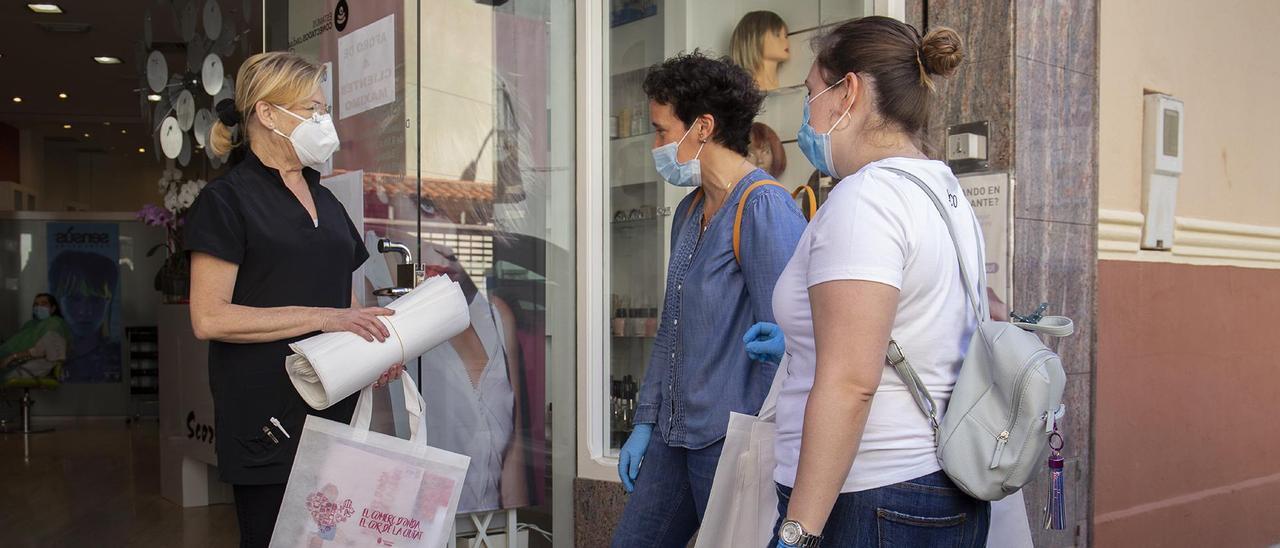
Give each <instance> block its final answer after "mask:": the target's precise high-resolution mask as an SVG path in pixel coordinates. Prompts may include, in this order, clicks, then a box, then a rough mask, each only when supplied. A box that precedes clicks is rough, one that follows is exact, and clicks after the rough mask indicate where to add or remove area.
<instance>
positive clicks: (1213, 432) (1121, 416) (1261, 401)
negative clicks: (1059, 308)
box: [1094, 261, 1280, 547]
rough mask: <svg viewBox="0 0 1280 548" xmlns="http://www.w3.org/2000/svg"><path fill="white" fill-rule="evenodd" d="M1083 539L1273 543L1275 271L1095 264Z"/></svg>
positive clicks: (1277, 391)
mask: <svg viewBox="0 0 1280 548" xmlns="http://www.w3.org/2000/svg"><path fill="white" fill-rule="evenodd" d="M1097 302H1098V315H1097V322H1098V323H1097V326H1098V327H1097V334H1098V335H1097V336H1098V345H1097V381H1096V385H1095V390H1096V392H1095V393H1096V407H1095V412H1094V413H1095V414H1094V417H1095V430H1094V431H1095V455H1094V456H1095V463H1096V464H1095V469H1094V493H1095V495H1094V496H1095V512H1094V535H1095V536H1094V540H1095V541H1096V544H1097V545H1098V546H1123V547H1130V546H1218V547H1227V546H1269V545H1273V544H1275V543H1280V270H1264V269H1245V268H1234V267H1217V266H1191V265H1175V264H1166V263H1144V262H1131V261H1099V263H1098V300H1097Z"/></svg>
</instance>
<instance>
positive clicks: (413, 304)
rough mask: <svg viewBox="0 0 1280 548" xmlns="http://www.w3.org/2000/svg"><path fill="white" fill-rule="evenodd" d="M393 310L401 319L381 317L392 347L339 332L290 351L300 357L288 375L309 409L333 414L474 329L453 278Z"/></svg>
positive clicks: (433, 282) (289, 362) (429, 285)
mask: <svg viewBox="0 0 1280 548" xmlns="http://www.w3.org/2000/svg"><path fill="white" fill-rule="evenodd" d="M387 308H390V309H392V310H395V311H396V313H395V315H392V316H379V317H378V320H379V321H381V322H382V323H383V324H384V325H386V326H387V331H388V332H390V333H391V336H390V337H387V340H386V342H378V341H372V342H371V341H366V340H364V339H363V338H361V337H360V336H359V335H356V334H354V333H350V332H347V331H338V332H333V333H322V334H320V335H315V336H313V337H309V338H306V339H303V340H301V341H298V342H296V343H293V344H291V345H289V348H290V349H291V350H293V351H294V354H291V355H289V356H288V357H287V358H285V362H284V367H285V372H287V373H288V374H289V380H290V381H292V382H293V387H294V388H295V389H297V391H298V395H300V396H302V399H303V400H304V401H306V402H307V405H310V406H311V407H314V408H316V409H328V408H329V406H331V405H334V404H336V403H338V402H340V401H342V400H344V399H346V398H347V396H350V395H352V394H355V393H356V392H357V391H359V390H360V389H361V388H363V387H366V386H369V385H370V384H373V381H376V380H378V376H379V375H382V373H384V372H386V370H387V369H389V368H390V367H391V366H393V365H395V364H397V363H408V362H409V360H412V359H414V358H417V357H418V356H421V355H422V354H424V353H426V351H428V350H430V349H432V348H434V347H435V346H437V345H439V344H441V343H443V342H445V341H447V340H449V339H451V338H453V337H454V336H455V335H457V334H459V333H462V331H463V330H465V329H466V328H467V326H468V325H470V324H471V315H470V314H469V313H468V307H467V299H466V297H464V296H463V295H462V289H461V288H460V287H459V286H458V283H457V282H454V281H450V280H449V278H448V277H447V276H436V277H433V278H428V279H427V280H426V281H424V282H423V283H421V284H419V285H418V287H415V288H413V291H410V292H409V293H408V294H406V295H404V296H403V297H400V298H399V299H396V300H395V302H392V303H391V304H390V305H387Z"/></svg>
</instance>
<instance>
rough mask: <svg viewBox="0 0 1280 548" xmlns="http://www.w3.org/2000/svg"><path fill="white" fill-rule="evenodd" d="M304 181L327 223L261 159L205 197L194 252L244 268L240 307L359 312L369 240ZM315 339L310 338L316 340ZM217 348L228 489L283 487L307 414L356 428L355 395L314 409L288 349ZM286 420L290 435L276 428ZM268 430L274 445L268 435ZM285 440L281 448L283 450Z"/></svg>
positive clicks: (222, 464) (212, 367)
mask: <svg viewBox="0 0 1280 548" xmlns="http://www.w3.org/2000/svg"><path fill="white" fill-rule="evenodd" d="M302 175H303V177H304V178H305V179H306V181H307V186H308V187H309V188H310V190H311V197H312V198H313V200H314V201H315V205H316V214H317V217H318V218H319V221H320V225H319V226H318V227H317V226H315V225H314V224H312V219H311V215H310V214H309V213H308V212H307V210H306V208H304V207H303V206H302V203H301V202H299V201H298V199H297V198H296V197H295V196H294V195H293V193H292V192H291V191H290V190H289V188H288V187H286V186H285V184H284V180H283V179H281V178H280V173H279V172H278V171H276V170H274V169H271V168H268V167H266V166H264V165H263V164H262V161H261V160H259V159H258V157H257V156H255V155H254V154H253V153H252V152H248V153H247V154H245V156H244V160H243V161H242V162H240V163H239V164H237V165H236V166H235V167H234V168H232V169H231V171H229V172H228V173H227V174H226V175H224V176H222V177H220V178H218V179H215V180H214V181H213V182H212V183H209V185H208V186H206V187H205V189H204V190H203V191H202V192H201V193H200V195H199V197H198V198H197V199H196V201H195V204H193V205H192V206H191V210H190V211H189V212H188V213H187V216H186V227H185V230H184V232H185V240H186V248H187V249H188V250H189V251H198V252H201V253H208V254H209V255H212V256H214V257H218V258H220V259H223V260H226V261H230V262H233V263H236V264H238V265H240V268H239V273H238V274H237V275H236V284H235V289H234V290H233V293H232V296H231V302H232V303H233V304H237V305H244V306H252V307H260V308H269V307H280V306H312V307H326V308H348V307H349V306H351V273H352V272H353V271H355V269H356V268H358V267H359V266H360V265H361V264H363V263H364V261H365V259H367V258H368V257H369V252H368V251H366V250H365V247H364V241H363V239H362V238H361V237H360V232H359V231H358V230H356V227H355V226H354V225H353V224H352V222H351V218H350V217H349V216H347V212H346V210H345V209H343V207H342V203H341V202H339V201H338V199H337V198H336V197H334V195H333V193H332V192H330V191H329V189H327V188H325V187H324V186H321V185H320V184H319V182H320V174H319V173H318V172H316V171H315V170H312V169H309V168H304V169H303V170H302ZM308 336H309V335H308ZM303 338H306V336H303V337H298V338H295V339H288V340H282V341H276V342H270V343H256V344H236V343H227V342H218V341H212V342H210V343H209V385H210V388H211V389H212V391H213V403H214V431H215V433H216V435H215V438H214V439H215V442H214V448H215V450H216V451H217V454H218V470H219V472H220V475H221V477H222V480H223V481H226V482H228V483H232V484H242V485H245V484H248V485H262V484H275V483H284V482H286V481H287V480H288V478H289V469H290V468H291V467H292V464H293V456H294V453H295V452H296V451H297V448H298V438H299V436H300V435H301V434H302V423H303V421H304V420H305V419H306V415H307V414H313V415H318V416H321V417H325V418H328V419H332V420H336V421H342V422H347V421H350V420H351V413H352V411H353V410H354V409H355V402H356V396H351V397H349V398H347V399H345V400H343V401H341V402H339V403H337V404H336V405H334V406H332V407H330V408H329V409H326V410H324V411H315V410H314V409H311V408H310V407H309V406H308V405H307V404H306V402H304V401H303V399H302V397H301V396H299V395H298V393H297V391H296V390H294V388H293V385H292V384H291V383H290V382H289V378H288V376H287V375H286V373H285V369H284V359H285V357H286V356H288V355H289V354H291V353H292V352H291V351H290V350H289V344H290V343H293V342H296V341H298V340H300V339H303ZM273 417H274V418H275V419H276V420H278V421H280V423H281V424H282V425H283V426H284V428H285V429H286V430H288V432H289V435H290V436H292V437H286V436H285V435H284V434H283V433H282V432H280V431H279V429H277V428H276V427H275V426H274V425H273V424H272V423H271V419H272V418H273ZM264 427H266V428H268V429H269V430H270V431H271V433H272V435H273V436H274V437H275V440H272V438H271V436H268V435H267V434H266V433H264V432H263V428H264ZM277 442H278V443H277Z"/></svg>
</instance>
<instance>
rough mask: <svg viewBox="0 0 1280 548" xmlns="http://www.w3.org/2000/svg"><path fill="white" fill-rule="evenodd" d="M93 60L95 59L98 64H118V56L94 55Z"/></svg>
mask: <svg viewBox="0 0 1280 548" xmlns="http://www.w3.org/2000/svg"><path fill="white" fill-rule="evenodd" d="M93 60H94V61H97V62H98V64H100V65H119V64H120V58H119V57H107V56H103V57H94V58H93Z"/></svg>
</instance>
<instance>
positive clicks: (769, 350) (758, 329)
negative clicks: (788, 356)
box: [742, 322, 787, 363]
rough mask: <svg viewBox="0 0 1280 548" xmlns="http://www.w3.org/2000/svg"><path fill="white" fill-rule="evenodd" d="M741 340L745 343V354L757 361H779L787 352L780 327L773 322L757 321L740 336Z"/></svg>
mask: <svg viewBox="0 0 1280 548" xmlns="http://www.w3.org/2000/svg"><path fill="white" fill-rule="evenodd" d="M742 342H743V343H746V345H747V356H749V357H750V358H751V359H753V360H755V361H758V362H769V363H781V362H782V356H783V354H785V353H786V352H787V342H786V338H785V337H783V335H782V328H780V327H778V325H777V324H774V323H769V322H759V323H757V324H755V325H753V326H751V329H749V330H747V333H746V334H745V335H743V336H742Z"/></svg>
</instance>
